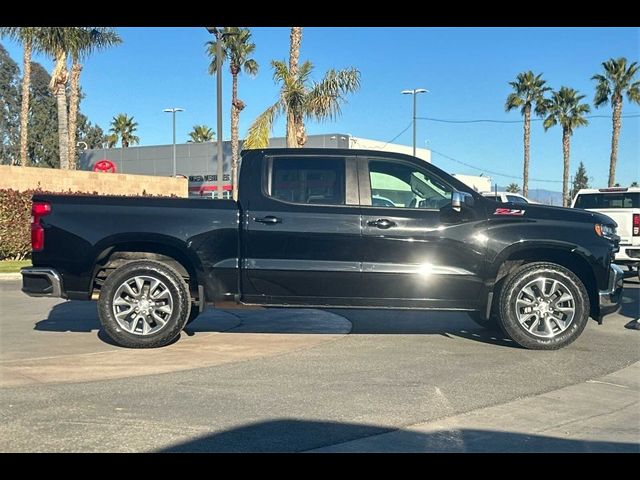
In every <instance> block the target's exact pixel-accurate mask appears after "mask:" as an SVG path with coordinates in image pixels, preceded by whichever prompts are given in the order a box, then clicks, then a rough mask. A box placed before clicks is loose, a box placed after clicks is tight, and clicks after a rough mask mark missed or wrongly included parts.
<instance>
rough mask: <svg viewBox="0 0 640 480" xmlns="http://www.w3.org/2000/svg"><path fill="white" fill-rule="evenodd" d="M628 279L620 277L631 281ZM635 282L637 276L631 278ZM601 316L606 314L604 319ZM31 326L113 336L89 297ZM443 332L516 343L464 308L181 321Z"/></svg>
mask: <svg viewBox="0 0 640 480" xmlns="http://www.w3.org/2000/svg"><path fill="white" fill-rule="evenodd" d="M633 282H634V280H631V281H629V280H627V281H626V282H625V283H633ZM636 282H637V281H636ZM619 315H621V316H623V317H627V318H630V319H637V318H639V317H640V289H638V288H626V289H625V291H624V296H623V301H622V307H621V309H620V312H619ZM605 322H606V319H605ZM34 329H35V330H40V331H51V332H93V331H97V332H98V337H99V338H100V340H102V341H103V342H105V343H108V344H111V345H113V344H114V343H113V341H112V340H111V339H110V338H109V337H108V336H107V335H106V334H105V332H104V331H103V330H102V328H101V325H100V321H99V319H98V312H97V308H96V304H95V303H94V302H78V301H67V302H62V303H59V304H57V305H55V306H54V307H53V308H52V309H51V311H50V312H49V315H48V317H47V318H46V319H44V320H40V321H38V322H37V323H36V324H35V326H34ZM211 332H226V333H272V334H283V335H284V334H310V335H312V334H346V333H349V334H351V335H358V334H362V335H442V336H446V337H449V338H454V337H461V338H467V339H469V340H473V341H477V342H481V343H489V344H493V345H499V346H504V347H511V348H519V347H518V346H517V345H516V344H515V343H514V342H512V341H511V340H509V339H507V338H505V336H504V335H503V334H502V332H500V331H498V330H489V329H484V328H482V327H480V326H478V325H476V324H475V323H474V322H473V321H472V320H471V319H470V318H469V317H468V316H467V315H466V314H465V313H460V312H421V311H410V310H381V309H323V310H319V309H313V308H309V309H300V308H259V309H225V310H218V309H213V308H209V309H207V310H206V311H205V312H204V313H203V314H201V315H200V316H199V317H198V318H197V319H196V320H195V321H194V322H192V323H191V324H190V325H188V326H187V327H185V329H184V332H183V333H184V334H186V335H187V336H193V335H198V334H200V333H211Z"/></svg>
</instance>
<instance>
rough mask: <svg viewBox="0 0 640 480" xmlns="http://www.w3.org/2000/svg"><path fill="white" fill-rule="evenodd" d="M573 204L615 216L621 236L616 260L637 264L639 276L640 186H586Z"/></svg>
mask: <svg viewBox="0 0 640 480" xmlns="http://www.w3.org/2000/svg"><path fill="white" fill-rule="evenodd" d="M571 206H572V207H573V208H582V209H584V210H589V211H590V212H599V213H602V214H605V215H607V216H609V217H611V218H612V219H613V220H615V222H616V223H617V224H618V235H619V236H620V250H619V251H618V252H617V253H616V257H615V263H617V264H618V265H627V266H628V267H629V268H631V267H633V266H635V267H636V273H637V275H638V278H639V279H640V188H638V187H630V188H624V187H610V188H600V189H588V188H583V189H581V190H580V191H579V192H578V194H577V195H576V196H575V198H574V199H573V203H572V204H571Z"/></svg>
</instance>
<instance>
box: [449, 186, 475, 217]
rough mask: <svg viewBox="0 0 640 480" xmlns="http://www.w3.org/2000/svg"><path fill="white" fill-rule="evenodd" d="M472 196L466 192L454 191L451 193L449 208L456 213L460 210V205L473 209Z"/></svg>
mask: <svg viewBox="0 0 640 480" xmlns="http://www.w3.org/2000/svg"><path fill="white" fill-rule="evenodd" d="M473 203H474V202H473V196H472V195H471V194H469V193H467V192H459V191H458V190H454V191H453V192H452V193H451V208H453V209H454V210H455V211H456V212H459V211H461V210H462V205H463V204H464V205H466V206H468V207H473Z"/></svg>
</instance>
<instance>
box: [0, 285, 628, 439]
mask: <svg viewBox="0 0 640 480" xmlns="http://www.w3.org/2000/svg"><path fill="white" fill-rule="evenodd" d="M19 287H20V284H19V281H16V280H2V281H0V312H1V315H0V397H1V399H2V401H1V402H0V414H1V415H2V422H1V424H0V451H4V452H8V451H13V452H15V451H19V452H24V451H47V452H59V451H121V452H139V451H226V452H229V451H236V452H237V451H241V452H247V451H309V450H315V449H320V450H321V451H322V450H324V451H391V450H400V451H492V450H497V451H503V450H514V449H515V450H518V449H521V450H525V451H527V450H534V451H544V450H545V449H546V448H550V449H552V451H636V452H639V451H640V410H639V409H638V405H640V398H638V397H639V394H638V392H639V391H640V389H639V387H638V385H637V384H638V381H637V380H638V378H637V377H638V375H637V373H638V371H640V370H639V369H638V368H637V363H636V362H638V361H639V360H640V348H639V347H640V331H637V330H629V329H626V328H624V325H625V324H626V323H628V322H629V321H630V320H632V319H634V318H638V317H640V288H639V287H640V285H638V282H637V280H633V281H629V282H627V283H626V285H625V287H626V289H625V298H624V304H623V308H622V310H621V311H620V313H618V314H615V315H611V316H608V317H607V318H606V319H605V323H604V325H601V326H598V325H597V324H596V323H595V322H593V321H592V322H590V323H589V325H588V326H587V329H586V330H585V332H584V333H583V335H582V336H581V337H580V338H579V339H578V341H576V342H575V343H573V344H572V345H570V346H569V347H567V348H565V349H563V350H559V351H553V352H541V351H528V350H524V349H521V348H518V347H516V346H515V345H513V344H512V343H511V342H509V341H507V340H505V339H503V338H502V336H501V335H500V334H499V333H498V332H492V331H487V330H483V329H481V328H480V327H478V326H476V325H475V324H474V323H473V322H471V320H469V319H468V318H467V316H466V315H464V314H457V313H424V312H407V311H374V310H330V311H320V310H297V309H296V310H285V309H268V310H266V309H256V310H225V311H213V310H209V311H207V312H205V314H203V315H202V316H201V317H200V318H198V320H196V321H195V322H194V323H193V324H192V326H191V327H190V328H189V329H188V331H187V332H184V333H183V335H182V337H181V338H180V340H179V341H178V342H176V343H174V344H172V345H170V346H168V347H166V348H163V349H157V350H152V351H150V350H127V349H122V348H119V347H117V346H115V345H113V344H111V343H110V342H109V340H108V339H107V338H106V337H105V336H104V335H103V334H102V332H100V326H99V322H98V317H97V312H96V308H95V304H94V303H89V302H65V301H61V300H55V299H31V298H29V297H27V296H25V295H23V294H22V293H20V292H19ZM614 372H618V373H614ZM621 372H622V373H621ZM609 374H613V376H607V375H609ZM605 376H606V377H605ZM585 382H587V383H585ZM607 385H608V386H607ZM580 388H581V389H582V390H577V389H580ZM607 388H608V389H609V390H603V389H607ZM616 388H617V390H616ZM585 389H587V390H585ZM598 389H601V390H598ZM576 399H577V400H576ZM596 400H599V401H600V402H601V404H598V405H595V404H594V402H596ZM572 402H573V404H572ZM616 402H618V403H616ZM614 404H615V405H614ZM616 405H617V406H616ZM596 407H597V408H608V409H609V410H610V412H607V415H608V416H607V415H604V414H602V415H600V416H598V417H596V416H594V414H593V411H595V410H594V409H595V408H596ZM550 417H553V419H554V420H553V421H554V425H555V427H554V429H546V430H545V428H538V429H536V421H537V419H541V420H540V421H542V419H546V418H550ZM598 422H599V423H598ZM450 432H456V433H455V434H454V435H453V434H450ZM531 432H534V433H531ZM369 440H370V441H369ZM366 441H369V443H368V444H367V443H366ZM363 442H365V443H363ZM385 442H386V443H385ZM390 445H392V446H393V445H394V446H395V448H391V447H389V446H390ZM342 446H344V447H342ZM483 449H484V450H483Z"/></svg>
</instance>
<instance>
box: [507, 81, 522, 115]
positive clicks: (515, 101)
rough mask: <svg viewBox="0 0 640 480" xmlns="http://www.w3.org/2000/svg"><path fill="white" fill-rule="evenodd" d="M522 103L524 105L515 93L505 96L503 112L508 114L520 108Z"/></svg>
mask: <svg viewBox="0 0 640 480" xmlns="http://www.w3.org/2000/svg"><path fill="white" fill-rule="evenodd" d="M511 83H513V82H511ZM523 103H524V100H522V99H521V98H520V97H519V96H518V94H517V93H515V92H514V93H510V94H509V95H508V96H507V101H506V102H505V104H504V110H505V112H509V111H511V110H514V109H516V108H519V107H521V106H522V104H523Z"/></svg>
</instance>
